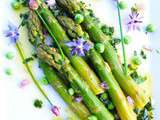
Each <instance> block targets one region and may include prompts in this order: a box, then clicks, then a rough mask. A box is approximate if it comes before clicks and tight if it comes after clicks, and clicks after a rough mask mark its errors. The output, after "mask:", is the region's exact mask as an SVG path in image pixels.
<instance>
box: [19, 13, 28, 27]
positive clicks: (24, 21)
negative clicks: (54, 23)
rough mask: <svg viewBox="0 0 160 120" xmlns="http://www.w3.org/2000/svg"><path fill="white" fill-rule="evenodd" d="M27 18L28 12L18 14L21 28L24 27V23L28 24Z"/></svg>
mask: <svg viewBox="0 0 160 120" xmlns="http://www.w3.org/2000/svg"><path fill="white" fill-rule="evenodd" d="M28 17H29V13H28V12H26V13H21V14H20V18H21V19H22V22H21V26H24V25H26V23H27V22H28Z"/></svg>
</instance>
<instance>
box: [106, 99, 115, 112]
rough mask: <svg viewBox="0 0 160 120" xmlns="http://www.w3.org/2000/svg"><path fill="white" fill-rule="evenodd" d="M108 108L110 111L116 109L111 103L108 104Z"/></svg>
mask: <svg viewBox="0 0 160 120" xmlns="http://www.w3.org/2000/svg"><path fill="white" fill-rule="evenodd" d="M107 108H108V109H109V110H113V109H114V105H113V103H112V102H111V101H109V102H108V105H107Z"/></svg>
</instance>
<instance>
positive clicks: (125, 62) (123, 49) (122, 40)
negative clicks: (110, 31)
mask: <svg viewBox="0 0 160 120" xmlns="http://www.w3.org/2000/svg"><path fill="white" fill-rule="evenodd" d="M117 9H118V21H119V28H120V35H121V42H122V53H123V63H124V69H123V70H124V73H125V74H126V75H127V59H126V50H125V45H124V36H123V30H122V21H121V12H120V8H119V2H118V0H117Z"/></svg>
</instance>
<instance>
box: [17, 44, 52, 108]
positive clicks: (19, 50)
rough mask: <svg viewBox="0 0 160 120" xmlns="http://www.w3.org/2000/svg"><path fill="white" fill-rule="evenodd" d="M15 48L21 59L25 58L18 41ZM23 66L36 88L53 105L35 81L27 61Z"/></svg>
mask: <svg viewBox="0 0 160 120" xmlns="http://www.w3.org/2000/svg"><path fill="white" fill-rule="evenodd" d="M16 48H17V50H18V54H19V56H20V57H21V59H22V61H24V60H25V57H24V54H23V50H22V48H21V47H20V45H19V43H18V42H17V43H16ZM24 66H25V68H26V69H27V71H28V73H29V75H30V77H31V78H32V80H33V82H34V84H35V85H36V87H37V88H38V90H39V91H40V92H41V93H42V95H43V96H44V97H45V98H46V99H47V101H48V102H49V103H50V105H51V106H53V104H52V102H51V100H50V99H49V97H48V96H47V94H46V93H45V91H44V90H43V89H42V87H41V86H40V84H39V83H38V82H37V80H36V79H35V77H34V75H33V73H32V70H31V69H30V67H29V65H28V63H26V64H24Z"/></svg>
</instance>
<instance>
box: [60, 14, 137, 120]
mask: <svg viewBox="0 0 160 120" xmlns="http://www.w3.org/2000/svg"><path fill="white" fill-rule="evenodd" d="M58 21H59V23H60V24H61V25H62V26H63V27H64V28H65V30H66V32H67V31H70V32H68V35H69V36H70V37H73V38H75V39H76V38H78V37H84V36H85V34H84V33H85V32H84V31H83V30H82V28H81V26H80V25H78V24H76V23H75V22H74V21H73V20H72V19H70V18H69V17H67V16H58ZM73 34H74V35H73ZM87 57H88V58H89V60H90V61H91V62H92V64H93V66H94V68H95V70H96V71H97V74H98V75H99V77H100V78H101V80H102V81H105V82H106V83H107V85H108V87H109V89H108V92H109V94H110V96H111V98H112V101H113V103H114V105H115V106H116V108H117V111H118V113H119V116H120V118H121V119H122V120H135V119H136V115H135V113H134V112H133V110H132V109H131V107H130V106H129V105H128V101H127V100H126V98H125V96H124V94H123V92H122V90H121V88H120V87H119V85H118V83H117V81H116V80H115V79H114V77H113V76H112V73H111V71H110V70H108V69H107V67H106V64H107V63H105V62H104V60H103V58H102V57H101V55H100V54H99V53H97V52H96V50H95V49H94V48H92V49H91V50H90V51H89V53H88V54H87Z"/></svg>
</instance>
